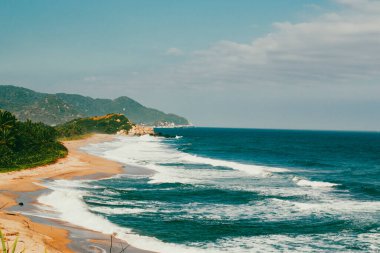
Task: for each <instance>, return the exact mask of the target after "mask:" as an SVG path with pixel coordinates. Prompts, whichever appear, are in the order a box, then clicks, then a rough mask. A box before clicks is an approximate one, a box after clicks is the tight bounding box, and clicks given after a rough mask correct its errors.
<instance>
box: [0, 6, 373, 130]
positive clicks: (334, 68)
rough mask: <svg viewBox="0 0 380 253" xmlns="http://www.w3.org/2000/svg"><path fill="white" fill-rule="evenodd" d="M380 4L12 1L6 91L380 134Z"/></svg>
mask: <svg viewBox="0 0 380 253" xmlns="http://www.w3.org/2000/svg"><path fill="white" fill-rule="evenodd" d="M379 81H380V1H379V0H281V1H279V0H265V1H264V0H262V1H259V0H258V1H252V0H183V1H178V0H135V1H133V0H109V1H101V0H64V1H63V0H62V1H50V0H17V1H12V0H3V1H1V2H0V84H12V85H17V86H22V87H26V88H30V89H33V90H36V91H41V92H49V93H55V92H66V93H78V94H82V95H86V96H91V97H99V98H116V97H118V96H129V97H131V98H133V99H135V100H137V101H139V102H141V103H142V104H144V105H146V106H149V107H153V108H157V109H160V110H163V111H165V112H172V113H176V114H179V115H182V116H185V117H186V118H188V119H189V120H190V121H191V122H192V123H193V124H195V125H197V126H217V127H248V128H285V129H338V130H375V131H380V83H379Z"/></svg>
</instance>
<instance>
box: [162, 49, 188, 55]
mask: <svg viewBox="0 0 380 253" xmlns="http://www.w3.org/2000/svg"><path fill="white" fill-rule="evenodd" d="M166 54H167V55H173V56H180V55H183V54H184V52H183V51H182V50H181V49H179V48H176V47H171V48H169V49H168V50H166Z"/></svg>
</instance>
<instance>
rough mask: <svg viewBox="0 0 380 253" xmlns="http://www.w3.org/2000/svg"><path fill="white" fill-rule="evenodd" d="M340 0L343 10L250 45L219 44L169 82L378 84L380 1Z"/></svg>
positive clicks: (278, 28)
mask: <svg viewBox="0 0 380 253" xmlns="http://www.w3.org/2000/svg"><path fill="white" fill-rule="evenodd" d="M335 1H336V2H337V3H339V4H340V5H341V6H342V9H341V10H340V11H338V12H335V13H326V14H324V15H322V16H320V17H317V18H315V19H313V20H309V21H307V22H301V23H294V24H292V23H289V22H283V23H275V24H273V27H274V31H273V32H271V33H269V34H267V35H266V36H263V37H260V38H257V39H255V40H253V41H252V42H251V43H246V44H244V43H237V42H233V41H220V42H218V43H216V44H214V45H213V46H212V47H211V48H208V49H206V50H202V51H197V52H195V53H194V54H193V57H192V59H191V60H190V61H189V62H187V63H186V64H185V65H184V66H182V67H178V68H176V70H175V72H172V73H171V74H170V79H171V80H173V83H178V80H181V82H182V83H191V84H197V83H198V84H200V85H202V86H203V85H206V86H212V85H214V86H223V85H224V86H229V85H230V84H231V83H233V84H234V85H238V84H242V85H248V86H252V85H255V84H257V83H260V84H261V85H262V84H277V85H283V84H292V85H294V84H302V85H313V84H324V85H334V84H342V83H351V84H352V83H355V82H358V81H363V82H366V83H371V82H374V81H378V80H379V79H380V2H379V1H370V0H335ZM168 51H169V50H168ZM170 51H171V52H172V53H173V54H177V53H178V52H177V50H176V49H171V50H170ZM176 79H177V80H176Z"/></svg>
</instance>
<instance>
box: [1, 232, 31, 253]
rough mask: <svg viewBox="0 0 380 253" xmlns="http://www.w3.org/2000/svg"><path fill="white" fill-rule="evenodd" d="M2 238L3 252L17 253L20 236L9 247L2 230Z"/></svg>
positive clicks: (22, 252)
mask: <svg viewBox="0 0 380 253" xmlns="http://www.w3.org/2000/svg"><path fill="white" fill-rule="evenodd" d="M0 240H1V247H2V252H1V253H16V247H17V243H18V237H17V238H16V240H15V241H14V242H13V245H12V246H11V247H9V245H8V241H7V240H6V239H5V237H4V235H3V232H1V230H0ZM24 252H25V249H24V250H22V251H21V252H20V253H24Z"/></svg>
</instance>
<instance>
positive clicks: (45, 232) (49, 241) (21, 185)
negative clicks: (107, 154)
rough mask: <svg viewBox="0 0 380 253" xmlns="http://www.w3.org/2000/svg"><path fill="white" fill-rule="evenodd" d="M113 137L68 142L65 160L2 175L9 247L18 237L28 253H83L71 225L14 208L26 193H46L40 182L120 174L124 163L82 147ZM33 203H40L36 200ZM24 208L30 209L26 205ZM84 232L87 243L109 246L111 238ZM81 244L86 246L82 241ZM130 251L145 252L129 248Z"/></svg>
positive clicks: (2, 215)
mask: <svg viewBox="0 0 380 253" xmlns="http://www.w3.org/2000/svg"><path fill="white" fill-rule="evenodd" d="M112 138H113V136H112V135H104V134H95V135H92V136H91V137H88V138H86V139H82V140H74V141H66V142H64V145H65V146H66V147H67V148H68V150H69V154H68V156H67V157H66V158H63V159H60V160H58V161H57V162H56V163H54V164H51V165H47V166H42V167H37V168H33V169H27V170H22V171H15V172H9V173H3V174H0V207H1V210H0V229H1V230H2V231H3V233H4V235H5V236H6V238H7V240H8V242H9V244H10V245H12V243H13V241H14V240H15V239H16V237H19V243H18V247H17V248H18V251H21V250H22V249H24V248H25V249H26V252H44V251H45V249H46V251H47V252H83V251H82V250H81V249H78V245H75V244H74V243H73V240H72V239H71V238H70V233H71V232H70V229H67V228H68V227H71V226H69V225H67V224H66V225H65V224H62V223H60V222H59V221H55V222H51V221H48V220H47V221H43V222H36V221H34V220H33V219H31V218H30V217H27V216H25V215H22V214H20V213H19V212H17V211H14V207H16V206H17V205H18V201H19V198H20V196H22V195H23V194H26V193H30V192H36V191H40V190H43V187H42V186H40V185H39V184H38V183H40V182H42V181H43V180H46V179H71V178H78V177H81V178H84V177H88V176H91V178H103V177H108V176H111V175H115V174H118V173H121V172H122V171H123V166H122V165H121V164H119V163H117V162H113V161H109V160H106V159H103V158H100V157H96V156H93V155H89V154H86V153H84V152H82V151H80V147H83V146H85V145H88V144H90V143H97V142H103V141H108V140H112ZM31 203H33V204H34V205H36V204H38V203H35V202H33V200H31ZM22 208H28V207H27V206H23V207H22ZM12 209H13V210H12ZM73 229H74V228H73ZM75 229H76V230H78V229H79V230H80V228H75ZM83 231H84V232H85V233H84V234H87V235H91V237H90V238H88V242H95V241H96V243H98V244H100V245H102V244H108V243H109V242H108V240H109V238H110V237H109V236H110V235H103V234H100V233H96V232H92V231H85V230H84V229H83ZM83 231H82V232H83ZM77 244H78V243H77ZM79 244H83V241H82V242H81V243H79ZM98 251H99V252H101V250H96V249H95V248H94V249H93V251H92V252H98ZM128 252H144V251H140V250H137V249H133V248H128Z"/></svg>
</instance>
